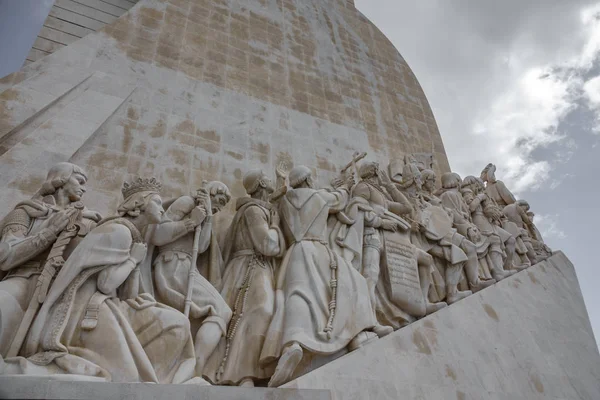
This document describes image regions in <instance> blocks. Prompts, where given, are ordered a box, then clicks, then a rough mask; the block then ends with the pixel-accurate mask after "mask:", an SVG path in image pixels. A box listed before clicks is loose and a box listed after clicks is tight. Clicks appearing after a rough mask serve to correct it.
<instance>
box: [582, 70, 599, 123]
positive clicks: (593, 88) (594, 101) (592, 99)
mask: <svg viewBox="0 0 600 400" xmlns="http://www.w3.org/2000/svg"><path fill="white" fill-rule="evenodd" d="M583 91H584V93H585V97H586V99H587V102H588V107H589V108H590V110H593V111H594V113H595V115H596V124H595V126H594V127H593V128H592V129H593V131H594V132H596V133H600V76H596V77H594V78H592V79H590V80H588V81H587V82H586V83H585V84H584V85H583Z"/></svg>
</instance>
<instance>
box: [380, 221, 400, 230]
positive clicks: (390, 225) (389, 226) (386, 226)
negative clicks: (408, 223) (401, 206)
mask: <svg viewBox="0 0 600 400" xmlns="http://www.w3.org/2000/svg"><path fill="white" fill-rule="evenodd" d="M381 229H383V230H386V231H390V232H396V231H397V230H398V224H397V223H396V222H394V221H389V220H384V221H383V222H382V223H381Z"/></svg>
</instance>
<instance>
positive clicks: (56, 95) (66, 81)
mask: <svg viewBox="0 0 600 400" xmlns="http://www.w3.org/2000/svg"><path fill="white" fill-rule="evenodd" d="M102 7H104V6H102ZM275 166H277V167H275ZM0 169H1V171H2V173H1V174H0V200H1V201H0V213H1V214H2V215H3V216H4V217H3V219H2V222H0V397H3V398H49V397H50V398H98V397H100V398H114V397H118V398H123V397H126V396H131V395H133V396H135V397H140V398H141V397H144V398H147V397H161V398H162V397H168V396H171V397H183V396H187V395H190V396H202V397H203V398H210V399H212V398H222V397H227V396H229V397H231V398H233V397H235V398H247V399H258V398H266V397H268V398H271V397H277V398H280V397H281V398H290V399H296V398H298V399H301V398H303V399H305V398H311V399H312V398H323V399H329V398H335V399H342V398H348V397H349V396H351V395H352V396H359V397H361V398H366V397H369V398H378V399H379V398H382V399H385V398H389V399H395V398H399V397H403V396H404V397H407V398H434V397H435V398H458V399H476V398H497V399H501V398H527V399H530V398H575V397H577V398H583V399H596V398H598V397H599V396H600V383H599V382H600V356H599V354H598V349H597V346H596V343H595V341H594V337H593V334H592V333H591V327H590V324H589V320H588V318H587V314H586V311H585V307H584V306H583V302H582V299H581V295H580V292H579V287H578V284H577V279H576V276H575V272H574V268H573V266H572V265H571V264H570V262H569V261H568V259H567V258H566V257H565V256H564V255H563V254H562V253H560V252H553V251H552V250H551V249H550V248H549V247H548V246H547V245H545V244H544V241H543V238H542V235H541V233H540V232H539V231H538V230H537V228H536V227H535V225H534V223H533V213H532V212H531V211H530V210H529V208H530V207H529V204H528V203H527V202H526V201H524V200H523V199H518V198H517V197H515V196H514V195H513V194H512V193H511V192H510V190H509V188H508V187H507V186H506V185H505V184H504V183H502V182H501V181H498V180H496V178H495V175H494V172H495V166H494V165H493V164H489V165H488V166H486V167H485V168H484V170H483V172H482V173H481V178H477V177H475V176H468V177H466V178H465V179H464V180H463V179H461V178H460V177H459V176H458V175H457V174H455V173H452V172H451V170H450V167H449V165H448V161H447V158H446V154H445V151H444V147H443V144H442V140H441V137H440V134H439V132H438V129H437V126H436V123H435V119H434V117H433V114H432V112H431V109H430V107H429V105H428V103H427V100H426V98H425V95H424V93H423V91H422V90H421V88H420V86H419V84H418V82H417V80H416V78H415V76H414V74H413V73H412V72H411V70H410V68H409V67H408V66H407V64H406V62H405V61H404V60H403V58H402V57H401V56H400V54H398V52H397V51H396V50H395V49H394V47H393V46H392V45H391V43H390V42H389V41H388V40H387V39H386V38H385V36H383V34H382V33H381V32H380V31H379V30H377V28H376V27H374V26H373V25H372V24H371V23H370V22H369V21H368V20H367V19H366V18H365V17H364V16H363V15H362V14H361V13H360V12H359V11H358V10H357V9H356V7H355V5H354V2H353V1H352V0H320V1H317V0H283V1H275V0H248V1H240V0H140V1H139V2H138V3H137V4H136V5H135V6H134V7H133V8H131V9H130V10H129V11H128V12H126V13H125V14H124V15H122V16H121V17H120V18H118V19H116V20H115V21H114V22H112V23H109V24H107V25H106V26H104V27H102V28H101V29H100V28H99V30H98V31H97V32H95V33H92V34H89V35H87V36H85V37H83V38H82V39H80V40H78V41H77V42H75V43H72V44H70V45H69V46H66V47H63V48H61V49H60V50H58V51H56V52H54V53H52V54H50V55H48V56H46V57H44V58H42V59H40V60H38V61H36V62H34V63H30V64H28V65H26V66H25V67H24V68H23V69H21V70H20V71H18V72H15V73H14V74H12V75H9V76H7V77H5V78H3V79H2V80H0ZM272 176H274V177H275V181H274V182H273V181H272V180H271V177H272ZM438 177H440V178H441V183H442V185H441V188H439V189H438V187H440V185H439V184H438ZM92 210H94V211H92ZM165 210H166V211H165ZM145 383H155V384H156V385H150V386H148V385H145ZM164 384H172V385H164ZM235 386H238V387H235Z"/></svg>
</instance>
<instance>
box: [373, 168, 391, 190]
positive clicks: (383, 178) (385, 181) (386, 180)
mask: <svg viewBox="0 0 600 400" xmlns="http://www.w3.org/2000/svg"><path fill="white" fill-rule="evenodd" d="M377 171H378V172H377V176H378V177H379V180H380V182H381V184H382V185H383V186H389V185H391V184H392V180H391V179H390V176H389V175H388V174H387V172H386V171H385V170H383V169H378V170H377Z"/></svg>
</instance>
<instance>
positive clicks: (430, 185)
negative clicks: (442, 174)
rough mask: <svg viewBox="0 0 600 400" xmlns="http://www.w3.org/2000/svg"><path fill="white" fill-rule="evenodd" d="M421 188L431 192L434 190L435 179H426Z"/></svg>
mask: <svg viewBox="0 0 600 400" xmlns="http://www.w3.org/2000/svg"><path fill="white" fill-rule="evenodd" d="M423 188H424V189H425V190H427V191H429V192H433V191H434V190H435V178H429V179H426V180H425V182H423Z"/></svg>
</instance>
